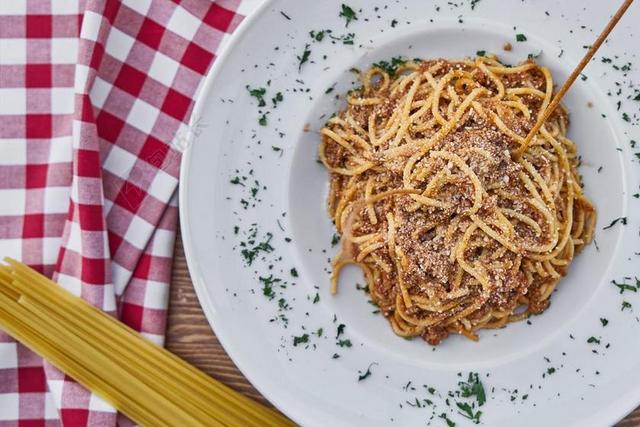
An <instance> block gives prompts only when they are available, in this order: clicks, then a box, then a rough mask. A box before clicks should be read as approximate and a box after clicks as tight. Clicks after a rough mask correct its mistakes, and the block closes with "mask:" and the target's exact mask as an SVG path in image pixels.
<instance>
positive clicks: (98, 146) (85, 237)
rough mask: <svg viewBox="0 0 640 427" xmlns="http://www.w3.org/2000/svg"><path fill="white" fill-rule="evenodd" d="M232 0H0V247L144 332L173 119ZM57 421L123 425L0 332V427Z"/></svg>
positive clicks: (182, 137) (154, 287)
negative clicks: (213, 0)
mask: <svg viewBox="0 0 640 427" xmlns="http://www.w3.org/2000/svg"><path fill="white" fill-rule="evenodd" d="M239 3H240V0H219V1H215V2H211V1H209V0H183V1H177V0H174V1H169V0H153V1H152V0H128V1H122V2H120V1H114V0H107V1H98V0H86V1H82V0H0V257H2V256H11V257H15V258H17V259H20V260H22V261H23V262H25V263H27V264H29V265H31V266H32V267H34V268H36V269H37V270H39V271H41V272H43V273H44V274H46V275H48V276H51V277H53V278H54V279H55V280H56V281H57V282H58V283H60V285H62V286H63V287H65V288H66V289H68V290H69V291H71V292H73V293H74V294H76V295H79V296H81V297H82V298H84V299H85V300H87V301H89V302H90V303H92V304H94V305H95V306H97V307H99V308H101V309H103V310H105V311H107V312H109V313H110V314H112V315H114V316H117V317H119V318H120V319H121V320H122V321H124V322H125V323H127V324H128V325H129V326H131V327H133V328H134V329H136V330H137V331H140V332H141V333H142V334H144V335H145V336H146V337H148V338H149V339H150V340H152V341H154V342H156V343H158V344H162V342H163V339H164V330H165V323H166V314H167V304H168V290H169V281H170V270H171V257H172V251H173V241H174V237H175V231H176V222H177V206H176V192H177V184H178V174H179V166H180V157H181V151H182V148H183V147H182V144H183V142H184V141H186V139H187V136H188V133H189V128H188V126H187V122H188V120H189V116H190V114H191V110H192V108H193V102H194V98H195V94H196V92H197V91H198V88H199V86H200V83H201V81H202V78H203V76H204V75H205V74H206V72H207V70H208V69H209V67H210V65H211V63H212V62H213V60H214V58H215V55H216V52H217V51H218V50H219V49H220V48H221V45H222V44H223V43H224V41H225V40H226V39H227V37H228V34H229V33H231V32H232V31H233V30H234V29H235V28H236V27H237V25H238V24H239V23H240V21H241V19H242V16H241V15H240V14H238V13H237V9H238V6H239ZM70 350H71V351H72V350H73V349H70ZM60 423H62V424H63V425H67V426H82V425H96V426H110V425H116V424H119V425H129V424H131V422H130V421H129V420H127V419H126V418H124V417H123V416H119V415H118V414H117V413H116V412H115V411H114V410H113V408H111V407H109V405H107V404H106V403H105V402H104V401H102V400H101V399H100V398H98V397H97V396H95V395H93V394H91V393H90V392H88V391H87V390H85V389H84V388H82V387H81V386H80V385H79V384H77V383H75V382H74V381H73V380H72V379H70V378H69V377H67V376H65V375H64V374H63V373H61V372H60V371H58V370H57V369H56V368H54V367H53V366H51V365H49V364H48V363H46V362H43V361H42V360H41V359H40V358H39V357H38V356H37V355H35V354H33V353H32V352H31V351H29V350H28V349H26V348H25V347H23V346H21V345H20V344H18V343H16V342H15V341H13V339H11V338H10V337H8V336H7V335H4V334H3V333H2V332H0V427H3V426H17V425H19V426H49V425H59V424H60Z"/></svg>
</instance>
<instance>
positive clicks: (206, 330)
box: [167, 233, 640, 427]
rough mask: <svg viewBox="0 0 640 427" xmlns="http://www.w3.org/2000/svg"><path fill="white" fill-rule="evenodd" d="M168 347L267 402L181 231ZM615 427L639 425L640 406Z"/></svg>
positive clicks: (175, 262)
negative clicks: (208, 314)
mask: <svg viewBox="0 0 640 427" xmlns="http://www.w3.org/2000/svg"><path fill="white" fill-rule="evenodd" d="M167 348H168V349H169V350H171V351H172V352H174V353H175V354H177V355H178V356H180V357H182V358H183V359H185V360H186V361H188V362H189V363H191V364H193V365H194V366H196V367H198V368H199V369H201V370H203V371H204V372H206V373H207V374H209V375H211V376H212V377H213V378H216V379H217V380H219V381H221V382H223V383H224V384H226V385H228V386H229V387H231V388H233V389H235V390H237V391H239V392H241V393H244V394H246V395H247V396H249V397H251V398H253V399H256V400H258V401H260V402H262V403H265V404H268V402H267V400H266V399H265V398H264V397H262V395H260V393H258V391H257V390H256V389H255V388H254V387H253V386H252V385H251V383H249V381H247V379H246V378H245V377H244V376H243V375H242V373H241V372H240V371H239V370H238V368H236V365H234V364H233V362H232V361H231V359H230V358H229V356H227V353H225V351H224V349H223V348H222V345H220V342H219V341H218V339H217V338H216V336H215V335H214V333H213V331H212V330H211V328H210V327H209V323H208V322H207V319H206V318H205V316H204V314H203V312H202V309H201V308H200V304H199V303H198V298H197V297H196V293H195V291H194V289H193V285H192V283H191V279H190V277H189V271H188V270H187V261H186V260H185V257H184V249H183V248H182V239H181V237H180V233H178V238H177V239H176V248H175V258H174V261H173V278H172V284H171V301H170V306H169V324H168V327H167ZM616 427H640V408H638V409H636V410H635V411H634V412H632V413H631V414H629V415H628V416H627V417H626V418H625V419H624V420H622V421H621V422H620V423H618V424H617V425H616Z"/></svg>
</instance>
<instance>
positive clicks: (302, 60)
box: [296, 43, 311, 72]
mask: <svg viewBox="0 0 640 427" xmlns="http://www.w3.org/2000/svg"><path fill="white" fill-rule="evenodd" d="M310 55H311V51H310V50H309V44H308V43H307V44H305V45H304V52H302V56H296V58H298V61H299V64H298V72H300V71H301V70H302V65H303V64H304V63H305V62H307V61H308V60H309V56H310Z"/></svg>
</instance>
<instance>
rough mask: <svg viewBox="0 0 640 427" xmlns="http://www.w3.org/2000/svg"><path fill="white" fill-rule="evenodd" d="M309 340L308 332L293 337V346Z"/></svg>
mask: <svg viewBox="0 0 640 427" xmlns="http://www.w3.org/2000/svg"><path fill="white" fill-rule="evenodd" d="M308 342H309V334H302V335H300V336H299V337H293V346H294V347H297V346H298V344H304V343H308Z"/></svg>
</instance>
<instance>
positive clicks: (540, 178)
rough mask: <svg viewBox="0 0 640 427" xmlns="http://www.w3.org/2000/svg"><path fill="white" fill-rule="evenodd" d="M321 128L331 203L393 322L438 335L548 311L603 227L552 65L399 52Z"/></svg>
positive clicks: (401, 328)
mask: <svg viewBox="0 0 640 427" xmlns="http://www.w3.org/2000/svg"><path fill="white" fill-rule="evenodd" d="M361 80H362V87H361V88H360V89H357V90H353V91H351V92H349V93H348V94H347V106H346V108H345V109H344V110H342V111H340V112H338V113H337V114H336V115H335V116H333V117H332V118H331V119H330V120H329V121H328V122H327V124H326V125H325V127H324V128H323V129H322V130H321V143H320V150H319V152H320V159H321V161H322V163H323V164H324V166H325V167H326V168H327V170H328V171H329V173H330V190H329V198H328V211H329V214H330V216H331V218H332V219H333V221H334V223H335V226H336V229H337V231H338V233H340V235H341V249H340V253H339V254H338V256H337V257H336V258H335V259H334V262H333V276H332V292H336V290H337V282H338V276H339V273H340V270H341V268H342V267H343V266H344V265H346V264H357V265H359V266H360V267H361V268H362V270H363V271H364V275H365V278H366V281H367V283H368V290H369V292H370V295H371V298H372V300H373V302H374V303H375V304H376V305H377V306H379V308H380V310H381V312H382V313H383V315H384V316H385V317H386V318H387V319H388V321H389V322H390V324H391V327H392V328H393V330H394V332H395V333H396V334H398V335H401V336H404V337H415V336H421V337H423V338H424V339H425V340H426V341H427V342H428V343H430V344H432V345H436V344H438V343H440V342H441V340H442V339H444V338H446V337H447V336H448V335H449V334H450V333H459V334H463V335H465V336H466V337H468V338H471V339H474V340H476V339H478V336H477V333H476V332H477V331H478V330H479V329H483V328H499V327H502V326H504V325H505V324H507V323H509V322H513V321H518V320H522V319H525V318H527V317H528V316H529V315H531V314H539V313H541V312H543V311H544V310H545V309H546V308H547V307H548V306H549V299H550V296H551V294H552V292H553V290H554V289H555V288H556V286H557V284H558V282H559V281H560V279H561V278H562V277H563V276H564V275H566V273H567V270H568V268H569V265H570V264H571V261H572V260H573V257H574V256H575V255H576V254H577V253H579V252H580V251H581V250H582V249H583V248H584V246H585V245H587V244H589V243H590V242H591V240H592V237H593V230H594V225H595V219H596V212H595V209H594V207H593V205H592V204H591V202H590V201H589V200H588V199H587V197H586V196H585V195H584V193H583V190H582V183H581V177H580V175H579V174H578V172H577V166H578V164H579V162H580V160H579V156H578V153H577V151H576V145H575V144H574V143H573V142H572V141H571V140H569V139H568V138H567V136H566V134H567V127H568V125H569V120H568V114H567V112H566V110H564V108H562V107H560V108H558V109H556V111H555V112H553V114H552V115H551V116H550V117H549V119H548V120H547V121H546V122H545V123H544V125H543V126H542V127H541V129H540V131H539V132H538V133H537V134H536V135H535V137H534V138H533V140H532V141H531V143H530V144H529V145H528V146H527V147H526V150H525V152H524V153H523V154H522V155H514V153H516V151H517V150H518V148H519V147H520V146H521V145H522V144H523V143H524V140H525V137H526V135H527V133H528V132H529V131H530V130H531V129H532V128H533V126H534V125H535V123H536V120H537V118H538V117H539V115H540V116H541V115H542V113H543V112H544V110H545V108H546V107H547V105H548V104H549V102H550V101H551V99H552V96H553V79H552V76H551V74H550V72H549V70H548V69H546V68H545V67H541V66H539V65H537V64H536V63H535V61H533V60H531V59H530V60H527V61H525V62H523V63H521V64H519V65H517V66H513V67H511V66H506V65H503V64H501V63H500V62H499V60H498V59H497V58H496V57H495V56H478V57H477V58H475V59H464V60H444V59H436V60H413V61H408V62H404V61H401V60H398V59H395V60H394V61H393V62H392V63H391V64H389V63H386V62H384V63H381V64H377V65H374V66H373V67H371V68H370V69H369V70H368V71H366V72H364V73H361Z"/></svg>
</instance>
